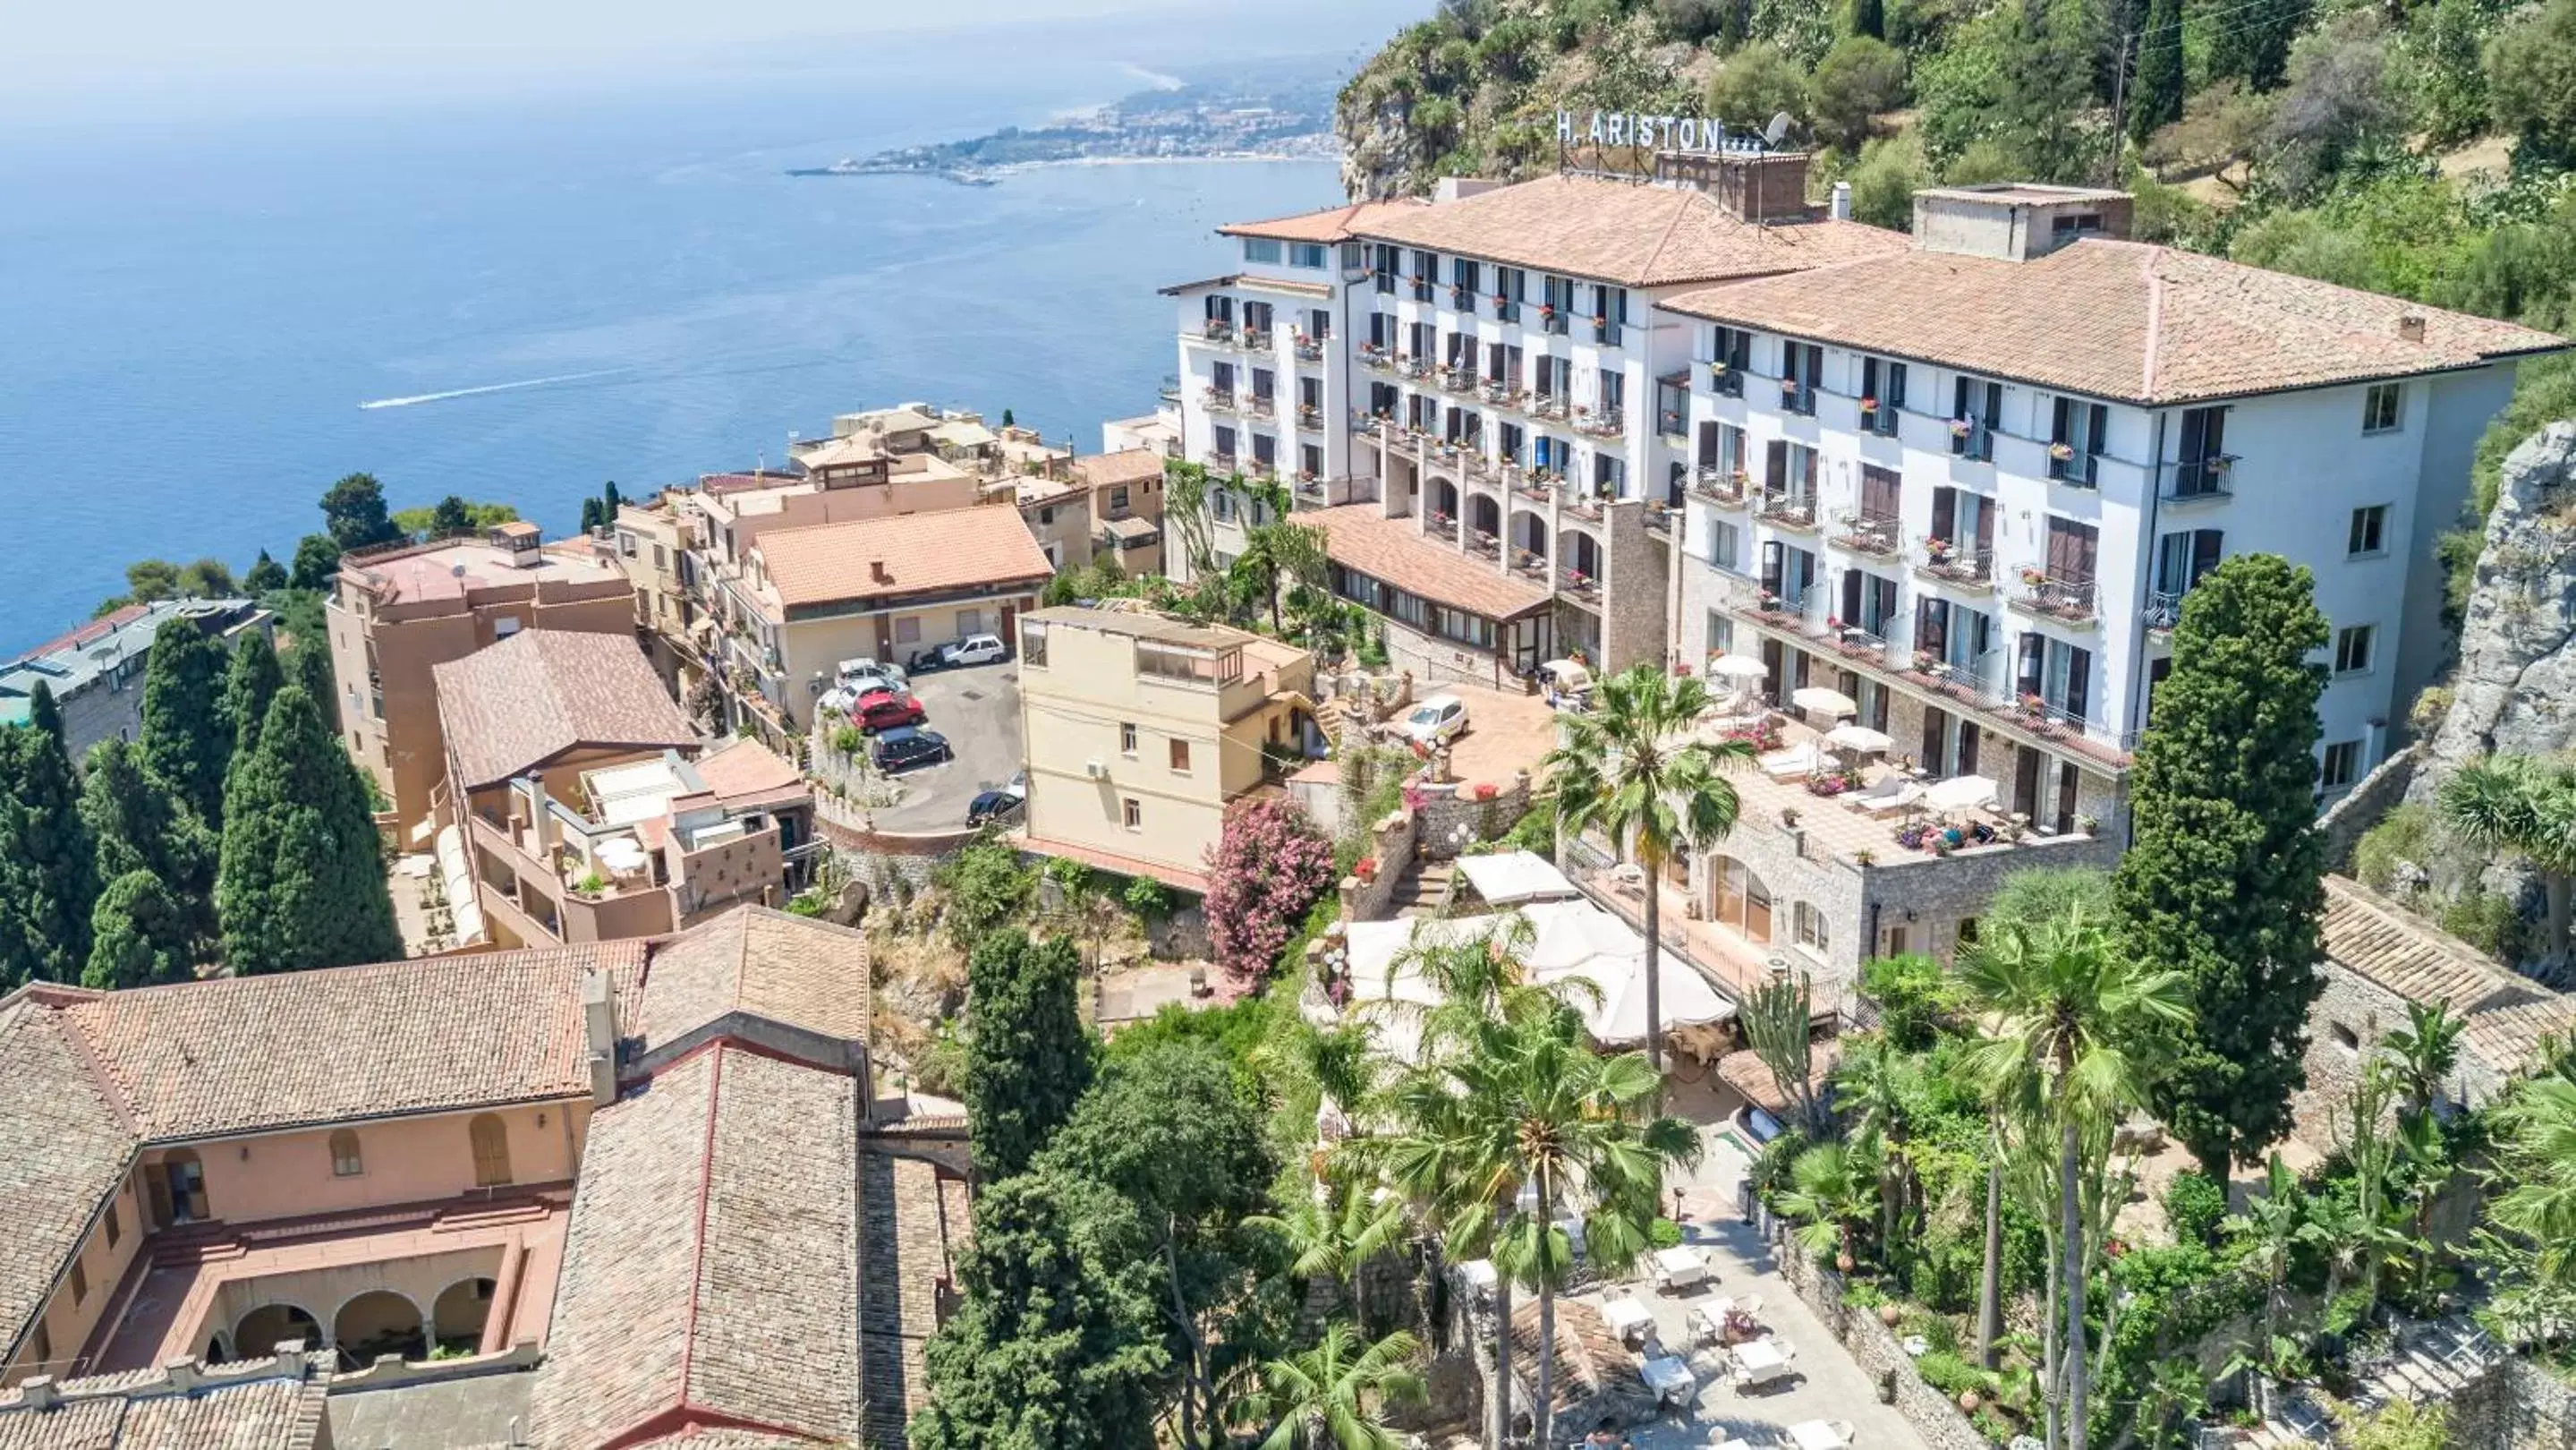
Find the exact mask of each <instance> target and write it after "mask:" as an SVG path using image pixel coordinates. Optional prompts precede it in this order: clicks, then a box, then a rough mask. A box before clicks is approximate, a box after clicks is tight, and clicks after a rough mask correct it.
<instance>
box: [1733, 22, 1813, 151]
mask: <svg viewBox="0 0 2576 1450" xmlns="http://www.w3.org/2000/svg"><path fill="white" fill-rule="evenodd" d="M1708 109H1709V111H1710V113H1711V114H1713V115H1715V116H1716V117H1717V119H1718V120H1720V121H1723V122H1725V123H1726V124H1727V125H1729V126H1732V127H1735V128H1737V129H1739V130H1746V131H1759V130H1761V129H1762V128H1763V127H1764V126H1767V125H1769V124H1770V123H1771V118H1772V117H1773V116H1775V115H1778V114H1780V113H1781V112H1784V111H1785V112H1787V113H1788V114H1789V115H1790V116H1792V117H1801V118H1802V117H1804V116H1805V115H1806V114H1807V75H1806V72H1805V71H1803V70H1800V69H1799V68H1798V63H1797V62H1796V61H1794V60H1791V59H1790V58H1789V56H1788V54H1787V53H1786V52H1785V51H1783V50H1781V49H1780V47H1778V46H1776V45H1773V44H1772V43H1771V42H1769V41H1767V40H1757V41H1755V42H1753V43H1752V44H1751V45H1748V46H1745V47H1744V48H1743V49H1741V50H1738V51H1737V52H1735V54H1733V55H1730V56H1728V57H1727V58H1726V62H1725V64H1723V65H1721V66H1719V67H1718V71H1717V74H1716V75H1714V76H1711V77H1710V78H1709V82H1708Z"/></svg>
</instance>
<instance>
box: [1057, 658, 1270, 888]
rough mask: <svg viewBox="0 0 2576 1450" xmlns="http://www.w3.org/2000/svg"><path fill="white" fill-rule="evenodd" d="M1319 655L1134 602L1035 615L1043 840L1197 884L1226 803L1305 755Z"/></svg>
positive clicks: (1131, 870)
mask: <svg viewBox="0 0 2576 1450" xmlns="http://www.w3.org/2000/svg"><path fill="white" fill-rule="evenodd" d="M1314 676H1315V661H1314V657H1313V656H1312V655H1310V654H1308V653H1307V652H1306V651H1304V650H1302V649H1298V648H1296V647H1294V646H1292V645H1286V644H1281V643H1279V642H1278V641H1276V640H1270V639H1264V638H1262V637H1261V636H1259V635H1256V634H1247V633H1245V632H1244V631H1242V630H1239V629H1226V628H1223V627H1208V626H1201V625H1193V624H1187V623H1183V622H1181V621H1179V620H1175V619H1171V618H1168V617H1165V616H1163V615H1158V614H1152V613H1147V612H1143V611H1137V610H1128V609H1107V608H1083V607H1067V608H1060V609H1042V610H1039V611H1038V612H1036V613H1034V614H1031V615H1029V616H1027V617H1026V618H1024V619H1022V620H1021V621H1020V713H1021V733H1022V736H1023V738H1025V739H1026V740H1027V742H1028V747H1027V748H1028V787H1029V798H1028V842H1027V845H1028V849H1030V850H1032V851H1038V852H1042V853H1045V854H1048V855H1058V856H1069V857H1072V858H1074V859H1077V860H1082V861H1087V862H1090V863H1091V864H1092V865H1095V866H1099V867H1102V868H1104V869H1107V870H1112V871H1118V872H1122V873H1124V874H1127V875H1131V876H1150V877H1153V878H1154V879H1156V880H1159V881H1163V882H1166V883H1169V884H1171V885H1173V886H1177V887H1180V888H1182V889H1184V890H1188V891H1203V890H1205V889H1206V887H1207V879H1206V874H1205V873H1206V865H1207V857H1208V852H1209V851H1210V850H1211V849H1213V848H1214V847H1215V845H1216V842H1217V836H1218V833H1219V831H1220V830H1221V828H1222V826H1223V824H1224V820H1225V808H1226V806H1227V805H1228V804H1229V803H1231V802H1233V801H1234V800H1236V799H1238V798H1240V797H1242V796H1244V795H1246V794H1248V793H1250V792H1252V791H1254V790H1257V789H1260V788H1262V787H1263V786H1264V785H1265V784H1266V783H1268V782H1269V781H1270V780H1271V779H1272V778H1273V777H1274V776H1275V775H1277V774H1279V773H1281V769H1282V767H1283V766H1293V765H1294V763H1295V762H1297V761H1300V760H1302V759H1303V758H1304V756H1305V742H1306V740H1307V738H1308V736H1309V735H1310V734H1312V732H1313V719H1314V704H1313V700H1312V695H1313V690H1314Z"/></svg>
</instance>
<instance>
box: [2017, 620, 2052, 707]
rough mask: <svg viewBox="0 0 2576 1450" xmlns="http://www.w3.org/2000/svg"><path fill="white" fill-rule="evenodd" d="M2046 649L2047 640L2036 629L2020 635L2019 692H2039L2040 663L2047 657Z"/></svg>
mask: <svg viewBox="0 0 2576 1450" xmlns="http://www.w3.org/2000/svg"><path fill="white" fill-rule="evenodd" d="M2047 650H2048V641H2046V640H2045V639H2042V638H2041V637H2040V636H2039V633H2038V632H2037V631H2036V630H2033V631H2030V632H2027V633H2025V634H2023V635H2022V637H2021V670H2020V675H2019V683H2020V687H2021V693H2023V694H2025V695H2036V694H2038V693H2039V671H2040V666H2041V664H2042V663H2043V662H2044V661H2045V659H2046V658H2047Z"/></svg>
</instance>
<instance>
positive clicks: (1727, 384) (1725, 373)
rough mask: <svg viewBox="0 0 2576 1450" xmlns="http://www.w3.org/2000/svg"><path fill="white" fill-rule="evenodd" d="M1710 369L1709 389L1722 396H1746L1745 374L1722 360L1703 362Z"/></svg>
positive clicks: (1703, 365)
mask: <svg viewBox="0 0 2576 1450" xmlns="http://www.w3.org/2000/svg"><path fill="white" fill-rule="evenodd" d="M1701 366H1702V367H1705V368H1707V369H1708V390H1709V391H1710V392H1712V393H1715V394H1716V395H1717V396H1719V397H1721V398H1740V397H1743V396H1744V374H1743V373H1742V372H1741V371H1739V370H1737V369H1735V368H1732V367H1729V366H1727V365H1726V364H1725V363H1722V362H1707V363H1703V364H1701Z"/></svg>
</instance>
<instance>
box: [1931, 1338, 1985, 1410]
mask: <svg viewBox="0 0 2576 1450" xmlns="http://www.w3.org/2000/svg"><path fill="white" fill-rule="evenodd" d="M1914 1368H1915V1370H1916V1372H1917V1373H1919V1374H1921V1375H1922V1376H1923V1382H1924V1383H1925V1384H1927V1385H1930V1386H1931V1387H1932V1388H1934V1389H1936V1390H1939V1391H1940V1392H1941V1393H1943V1394H1945V1395H1948V1396H1949V1397H1950V1398H1951V1399H1954V1400H1955V1399H1957V1398H1958V1397H1959V1396H1961V1395H1963V1394H1966V1393H1967V1392H1968V1391H1970V1390H1974V1391H1976V1392H1977V1393H1978V1394H1980V1395H1985V1396H1992V1395H1993V1393H1994V1388H1995V1377H1994V1376H1993V1375H1992V1374H1990V1373H1988V1372H1987V1371H1986V1370H1984V1369H1982V1368H1980V1367H1978V1366H1976V1365H1973V1364H1970V1363H1969V1362H1968V1361H1966V1360H1965V1359H1962V1358H1960V1357H1959V1355H1958V1354H1957V1353H1956V1352H1954V1351H1951V1350H1942V1349H1932V1350H1926V1351H1924V1353H1923V1357H1922V1358H1920V1359H1918V1360H1916V1361H1914Z"/></svg>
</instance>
